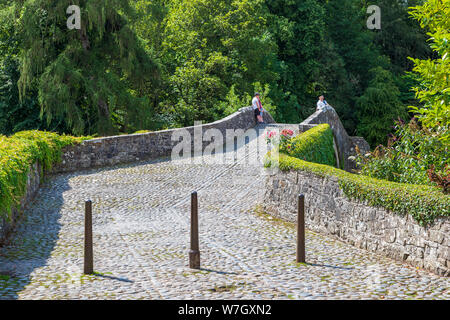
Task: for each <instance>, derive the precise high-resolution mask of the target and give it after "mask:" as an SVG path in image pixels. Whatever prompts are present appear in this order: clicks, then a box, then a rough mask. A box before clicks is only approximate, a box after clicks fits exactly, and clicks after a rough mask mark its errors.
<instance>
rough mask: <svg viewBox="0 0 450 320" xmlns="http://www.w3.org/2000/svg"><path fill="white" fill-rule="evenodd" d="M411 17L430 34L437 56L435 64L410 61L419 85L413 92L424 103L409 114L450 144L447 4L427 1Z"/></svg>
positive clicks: (449, 21) (449, 19) (449, 7)
mask: <svg viewBox="0 0 450 320" xmlns="http://www.w3.org/2000/svg"><path fill="white" fill-rule="evenodd" d="M411 14H412V16H413V17H415V18H416V19H417V20H418V21H420V25H421V26H422V27H424V28H427V29H428V30H429V31H430V32H429V33H428V35H429V36H430V37H431V40H432V44H431V48H432V49H433V51H434V52H435V53H436V54H437V55H438V58H437V59H434V60H431V59H427V60H419V59H411V60H412V61H413V62H414V72H415V74H416V77H417V81H418V82H419V85H418V86H417V87H415V88H414V91H415V92H416V96H417V98H418V99H419V101H420V102H421V103H423V106H421V107H417V106H412V107H411V110H412V111H413V112H414V113H415V114H417V115H418V118H419V120H420V121H421V123H422V124H423V125H424V126H426V127H427V128H429V129H431V130H434V131H436V132H438V134H439V135H440V136H441V139H443V140H444V141H445V142H446V143H450V89H449V87H450V56H449V54H450V43H449V38H450V2H449V1H437V0H430V1H428V2H426V3H425V4H424V5H422V6H417V7H415V8H414V9H413V10H412V12H411Z"/></svg>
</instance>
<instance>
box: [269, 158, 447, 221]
mask: <svg viewBox="0 0 450 320" xmlns="http://www.w3.org/2000/svg"><path fill="white" fill-rule="evenodd" d="M274 160H275V159H272V158H271V156H270V153H269V154H268V155H267V156H266V158H265V166H266V167H270V166H272V165H273V164H274V163H276V161H274ZM278 166H279V168H280V169H281V170H283V171H289V170H301V171H307V172H311V173H314V174H317V175H318V176H321V177H336V178H337V179H338V183H339V186H340V188H341V189H342V191H343V192H344V194H345V195H346V196H347V197H348V198H349V199H355V200H360V201H366V202H367V204H368V205H371V206H374V207H383V208H385V209H387V210H390V211H392V212H396V213H398V214H410V215H411V216H413V217H414V219H415V220H416V221H417V222H418V223H419V224H420V225H427V224H428V223H431V222H433V220H434V219H435V218H436V217H439V216H450V196H449V195H445V194H443V193H442V192H441V191H440V190H439V188H436V187H433V186H425V185H413V184H405V183H397V182H391V181H386V180H380V179H376V178H370V177H366V176H362V175H357V174H352V173H349V172H346V171H343V170H340V169H337V168H333V167H330V166H327V165H321V164H316V163H311V162H306V161H302V160H300V159H297V158H294V157H290V156H288V155H285V154H280V155H279V159H278Z"/></svg>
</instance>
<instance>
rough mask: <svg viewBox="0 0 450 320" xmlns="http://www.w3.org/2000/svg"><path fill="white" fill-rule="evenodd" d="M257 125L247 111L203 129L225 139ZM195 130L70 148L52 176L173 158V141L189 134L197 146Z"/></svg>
mask: <svg viewBox="0 0 450 320" xmlns="http://www.w3.org/2000/svg"><path fill="white" fill-rule="evenodd" d="M264 121H265V122H266V123H274V122H275V121H274V120H273V118H272V116H271V115H270V114H269V113H267V112H265V113H264ZM255 125H256V120H255V116H254V112H253V109H252V108H251V107H245V108H241V109H240V110H239V111H237V112H235V113H233V114H232V115H230V116H228V117H226V118H224V119H221V120H218V121H215V122H212V123H207V124H203V125H202V126H201V127H202V130H203V132H205V131H206V130H208V129H217V130H219V131H220V132H221V133H222V135H223V136H224V137H225V135H226V130H227V129H234V130H237V129H243V130H248V129H250V128H253V127H254V126H255ZM194 128H195V127H193V126H192V127H186V128H179V129H170V130H162V131H156V132H148V133H139V134H130V135H121V136H112V137H105V138H98V139H92V140H87V141H84V142H82V143H81V144H79V145H75V146H70V147H66V148H65V149H64V150H63V155H62V161H61V163H59V164H57V165H56V166H54V168H53V170H52V172H53V173H57V172H70V171H77V170H82V169H86V168H92V167H104V166H111V165H115V164H119V163H129V162H135V161H139V160H143V159H154V158H159V157H165V156H170V154H171V152H172V149H173V147H174V146H176V145H177V144H178V143H179V141H180V140H178V141H173V140H172V137H173V136H177V135H178V134H179V133H181V132H182V131H184V130H187V131H188V132H189V134H190V135H191V137H192V145H193V144H194V141H193V139H194V138H193V137H194ZM210 143H211V141H202V145H203V147H205V146H206V145H208V144H210ZM192 150H193V148H192Z"/></svg>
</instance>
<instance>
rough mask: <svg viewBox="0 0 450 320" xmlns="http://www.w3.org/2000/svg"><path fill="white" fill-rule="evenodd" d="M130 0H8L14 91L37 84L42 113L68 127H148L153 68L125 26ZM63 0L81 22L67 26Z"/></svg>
mask: <svg viewBox="0 0 450 320" xmlns="http://www.w3.org/2000/svg"><path fill="white" fill-rule="evenodd" d="M129 2H130V1H129V0H58V1H53V0H18V1H17V0H15V1H14V2H13V4H11V5H14V6H16V8H15V12H16V17H17V28H18V30H19V34H20V37H21V51H20V64H21V67H20V79H19V83H18V84H19V90H20V94H21V96H25V94H26V91H27V89H28V88H30V87H31V86H33V85H36V86H37V87H38V92H39V103H40V106H41V116H43V117H46V119H47V121H48V122H50V121H52V118H54V117H57V118H61V117H63V118H64V119H65V120H66V122H67V125H68V127H69V128H71V130H72V132H73V133H75V134H92V133H99V134H101V135H106V134H113V133H117V132H131V131H135V130H139V129H144V128H145V129H148V128H150V127H151V124H152V110H151V107H150V104H149V101H148V99H149V96H150V95H151V92H152V91H153V89H154V88H155V87H156V86H157V85H158V78H159V67H158V64H157V63H156V61H155V59H153V58H152V57H151V56H150V55H149V54H148V52H146V51H145V49H144V45H143V43H142V41H141V39H139V38H138V37H137V36H136V35H135V33H134V32H133V30H132V29H131V27H130V24H129V21H130V20H131V19H133V18H134V16H135V13H134V11H133V8H132V6H130V4H129ZM70 5H78V6H79V7H80V9H81V28H80V29H73V30H69V28H68V26H67V19H68V18H69V16H70V15H68V14H67V13H66V10H67V8H68V7H69V6H70Z"/></svg>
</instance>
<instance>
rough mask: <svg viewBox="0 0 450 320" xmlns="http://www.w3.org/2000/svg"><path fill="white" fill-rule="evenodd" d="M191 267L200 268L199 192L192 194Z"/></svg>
mask: <svg viewBox="0 0 450 320" xmlns="http://www.w3.org/2000/svg"><path fill="white" fill-rule="evenodd" d="M189 268H191V269H200V250H199V245H198V201H197V192H196V191H195V192H192V194H191V250H190V251H189Z"/></svg>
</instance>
